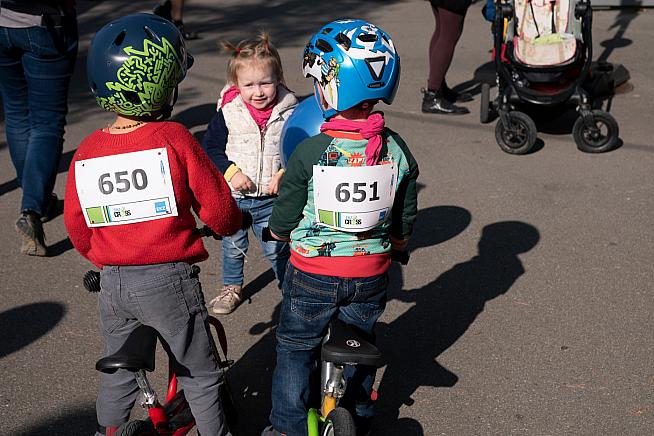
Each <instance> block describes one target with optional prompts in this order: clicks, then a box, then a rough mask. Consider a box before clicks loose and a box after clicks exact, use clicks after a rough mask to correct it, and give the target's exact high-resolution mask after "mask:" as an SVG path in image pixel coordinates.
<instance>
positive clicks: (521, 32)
mask: <svg viewBox="0 0 654 436" xmlns="http://www.w3.org/2000/svg"><path fill="white" fill-rule="evenodd" d="M485 12H488V11H485ZM494 12H495V14H494V15H495V16H494V21H493V40H494V50H493V51H494V58H495V68H496V80H497V87H498V96H497V98H496V99H495V100H494V101H492V102H491V101H490V85H489V84H488V83H484V84H482V88H481V112H480V120H481V122H482V123H488V122H490V121H491V120H492V118H494V117H493V115H499V121H498V122H497V125H496V126H495V139H496V140H497V143H498V144H499V146H500V148H502V150H504V151H505V152H507V153H511V154H526V153H529V151H531V150H532V149H533V147H534V145H535V143H536V135H537V130H536V124H535V123H534V121H533V119H532V118H531V117H529V115H527V114H526V113H525V112H522V111H519V110H517V108H519V107H524V106H526V105H525V104H531V105H534V106H541V107H543V106H550V107H552V106H567V105H572V104H574V105H576V107H577V112H578V114H579V117H578V118H577V119H576V121H575V123H574V126H573V128H572V134H573V137H574V140H575V142H576V143H577V147H578V148H579V149H580V150H582V151H584V152H588V153H599V152H603V151H608V150H610V149H612V148H614V147H616V145H617V144H618V141H619V139H618V133H619V131H618V123H617V122H616V120H615V118H613V116H611V115H610V114H609V113H608V112H606V111H603V110H599V109H593V105H592V102H591V101H590V97H589V94H588V92H587V91H586V90H584V88H583V87H582V84H583V83H584V81H585V80H586V78H587V76H588V73H589V69H590V65H591V61H592V32H591V28H592V10H591V7H590V0H496V3H495V11H494Z"/></svg>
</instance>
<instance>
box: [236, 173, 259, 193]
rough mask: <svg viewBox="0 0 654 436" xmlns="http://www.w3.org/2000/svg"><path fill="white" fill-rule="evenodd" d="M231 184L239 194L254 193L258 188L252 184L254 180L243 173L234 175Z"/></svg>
mask: <svg viewBox="0 0 654 436" xmlns="http://www.w3.org/2000/svg"><path fill="white" fill-rule="evenodd" d="M230 183H231V184H232V188H234V189H235V190H237V191H239V192H254V191H255V190H256V186H254V183H252V180H250V178H249V177H248V176H246V175H245V174H243V172H242V171H239V172H237V173H236V174H234V176H233V177H232V179H231V180H230Z"/></svg>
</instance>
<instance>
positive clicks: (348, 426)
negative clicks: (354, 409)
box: [320, 407, 357, 436]
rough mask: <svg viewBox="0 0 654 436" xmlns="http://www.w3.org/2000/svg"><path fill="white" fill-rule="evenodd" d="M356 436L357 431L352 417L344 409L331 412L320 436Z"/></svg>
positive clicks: (339, 408) (338, 408) (340, 408)
mask: <svg viewBox="0 0 654 436" xmlns="http://www.w3.org/2000/svg"><path fill="white" fill-rule="evenodd" d="M356 434H357V429H356V427H355V425H354V420H353V419H352V415H350V412H348V411H347V410H345V409H343V408H342V407H337V408H336V409H334V410H332V411H331V412H329V415H327V419H325V422H324V424H323V427H322V431H321V432H320V436H356Z"/></svg>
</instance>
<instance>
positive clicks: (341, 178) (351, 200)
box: [313, 164, 396, 232]
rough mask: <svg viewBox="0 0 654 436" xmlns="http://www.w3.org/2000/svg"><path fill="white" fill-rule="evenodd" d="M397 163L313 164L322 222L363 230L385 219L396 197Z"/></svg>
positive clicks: (317, 208) (318, 217)
mask: <svg viewBox="0 0 654 436" xmlns="http://www.w3.org/2000/svg"><path fill="white" fill-rule="evenodd" d="M395 183H396V174H395V165H393V164H389V165H375V166H370V167H329V166H324V167H323V166H318V165H314V167H313V201H314V204H315V213H316V220H317V221H318V223H319V224H322V225H324V226H327V227H331V228H333V229H336V230H340V231H343V232H363V231H366V230H370V229H372V228H374V227H376V226H377V225H379V224H380V223H382V222H384V221H386V219H388V216H389V215H390V212H391V207H393V199H394V198H395Z"/></svg>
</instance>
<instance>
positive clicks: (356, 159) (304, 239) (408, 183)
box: [269, 129, 418, 277]
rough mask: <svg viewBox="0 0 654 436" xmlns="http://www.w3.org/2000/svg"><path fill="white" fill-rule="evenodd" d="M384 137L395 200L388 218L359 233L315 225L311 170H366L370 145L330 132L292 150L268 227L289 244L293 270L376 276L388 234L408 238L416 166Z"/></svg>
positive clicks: (393, 139) (383, 158)
mask: <svg viewBox="0 0 654 436" xmlns="http://www.w3.org/2000/svg"><path fill="white" fill-rule="evenodd" d="M382 137H383V146H382V151H381V154H380V159H379V164H388V163H393V164H394V165H395V168H396V170H397V181H396V183H395V185H394V189H395V197H394V200H393V205H392V208H391V212H390V217H389V219H386V220H385V221H383V222H381V223H379V224H378V225H377V226H376V227H374V228H372V229H370V230H367V231H364V232H358V233H351V232H344V231H341V230H336V229H334V228H331V227H327V226H324V225H322V224H319V223H318V220H317V219H316V213H315V205H314V183H313V182H314V181H313V167H314V165H319V166H335V167H352V166H365V148H366V145H367V143H368V141H367V140H366V139H364V138H362V137H361V136H360V135H359V134H357V133H345V132H334V131H328V132H326V133H321V134H319V135H316V136H314V137H311V138H308V139H306V140H305V141H303V142H302V143H301V144H299V145H298V147H297V148H296V150H295V151H294V153H293V155H292V156H291V158H290V159H289V162H288V166H287V168H286V174H285V175H284V180H283V183H282V186H281V190H280V193H279V198H278V199H277V200H276V202H275V205H274V207H273V212H272V216H271V218H270V222H269V226H270V229H271V230H272V231H273V233H275V234H276V235H278V236H281V237H284V238H289V239H290V240H291V249H292V251H291V262H292V263H293V264H294V265H295V266H296V267H298V268H300V269H302V270H305V271H307V272H311V273H315V274H322V275H332V276H340V277H367V276H372V275H376V274H380V273H383V272H385V271H386V269H387V268H388V265H389V264H390V250H391V247H390V236H391V235H392V236H393V237H394V238H397V239H407V238H408V237H409V236H410V235H411V233H412V230H413V223H414V221H415V218H416V215H417V210H418V204H417V190H416V179H417V178H418V165H417V163H416V161H415V159H414V158H413V155H412V154H411V152H410V151H409V148H408V147H407V145H406V143H405V142H404V140H403V139H402V138H401V137H400V136H399V135H398V134H397V133H395V132H393V131H392V130H390V129H384V132H383V133H382Z"/></svg>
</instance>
